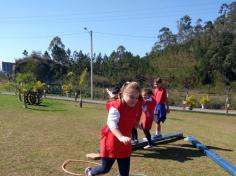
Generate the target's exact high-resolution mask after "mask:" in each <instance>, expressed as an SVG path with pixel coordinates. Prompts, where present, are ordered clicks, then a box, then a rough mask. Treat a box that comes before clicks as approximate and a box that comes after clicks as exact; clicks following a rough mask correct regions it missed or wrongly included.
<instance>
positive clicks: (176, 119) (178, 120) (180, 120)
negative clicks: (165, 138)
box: [168, 117, 183, 121]
mask: <svg viewBox="0 0 236 176" xmlns="http://www.w3.org/2000/svg"><path fill="white" fill-rule="evenodd" d="M168 120H176V121H183V119H177V118H172V117H171V118H168Z"/></svg>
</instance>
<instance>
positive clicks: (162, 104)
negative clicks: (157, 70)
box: [154, 77, 169, 137]
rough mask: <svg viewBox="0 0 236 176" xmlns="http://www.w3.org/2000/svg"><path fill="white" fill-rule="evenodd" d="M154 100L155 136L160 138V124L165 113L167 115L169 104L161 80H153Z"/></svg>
mask: <svg viewBox="0 0 236 176" xmlns="http://www.w3.org/2000/svg"><path fill="white" fill-rule="evenodd" d="M154 99H155V100H156V102H157V104H156V107H155V111H154V120H155V122H156V136H157V137H160V136H161V122H162V123H164V122H165V120H166V113H169V104H168V98H167V93H166V89H165V87H164V86H163V85H162V80H161V78H159V77H158V78H157V79H155V80H154Z"/></svg>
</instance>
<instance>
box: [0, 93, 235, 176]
mask: <svg viewBox="0 0 236 176" xmlns="http://www.w3.org/2000/svg"><path fill="white" fill-rule="evenodd" d="M105 122H106V111H105V107H104V105H95V104H84V107H83V108H79V106H78V105H77V104H75V103H73V102H64V101H54V100H43V104H42V106H29V108H28V109H24V108H23V105H22V103H20V102H18V100H17V97H14V96H3V95H0V157H1V162H0V175H1V176H59V175H60V176H65V175H67V174H65V173H64V172H63V171H62V169H61V165H62V163H63V162H64V161H65V160H66V159H80V160H87V159H86V156H85V155H86V154H87V153H91V152H96V150H97V149H98V148H99V137H100V129H101V128H102V126H103V124H104V123H105ZM176 131H182V132H183V133H184V135H185V136H187V135H193V136H194V137H196V138H197V139H198V140H199V141H201V142H202V143H204V144H205V145H207V146H208V147H209V148H210V149H212V150H213V151H215V152H216V153H217V154H219V155H220V156H221V157H223V158H224V159H226V160H228V161H230V162H231V163H234V164H236V151H235V150H236V138H235V135H236V117H233V116H224V115H210V114H203V113H188V112H174V111H172V112H171V113H170V114H169V115H168V119H167V121H166V123H165V124H164V125H163V133H171V132H176ZM139 136H140V138H141V137H143V134H142V132H141V131H139ZM96 162H99V161H96ZM85 167H87V165H86V164H81V163H78V164H76V163H75V164H71V165H69V166H68V169H71V170H72V171H74V172H80V173H81V172H83V170H84V168H85ZM131 173H132V174H138V173H139V174H144V175H148V176H173V175H175V176H183V175H190V176H199V175H201V176H212V175H214V176H224V175H228V173H227V172H225V171H224V170H223V169H222V168H221V167H219V166H218V165H217V164H215V163H214V162H213V161H212V160H210V159H209V158H208V157H206V156H204V155H203V154H202V153H201V152H200V151H199V150H198V149H195V148H194V147H192V145H190V144H189V143H188V142H186V141H184V140H178V141H173V142H170V143H160V144H158V145H156V147H155V149H154V150H150V151H146V150H137V151H135V152H134V153H133V154H132V158H131ZM107 175H117V165H116V164H115V165H114V167H113V169H112V171H111V172H110V173H109V174H107Z"/></svg>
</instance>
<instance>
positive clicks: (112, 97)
mask: <svg viewBox="0 0 236 176" xmlns="http://www.w3.org/2000/svg"><path fill="white" fill-rule="evenodd" d="M106 91H107V93H108V95H109V100H107V102H106V109H107V111H109V109H110V106H111V104H112V101H113V100H116V99H118V98H119V93H120V87H119V86H115V87H114V88H112V89H111V90H109V89H106Z"/></svg>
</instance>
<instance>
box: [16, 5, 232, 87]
mask: <svg viewBox="0 0 236 176" xmlns="http://www.w3.org/2000/svg"><path fill="white" fill-rule="evenodd" d="M177 28H178V31H177V33H176V34H174V33H173V32H172V31H171V30H170V29H169V28H168V27H163V28H161V29H160V30H159V34H158V36H157V41H156V43H154V45H153V47H152V49H151V51H150V52H149V53H146V55H145V56H144V57H140V56H138V55H134V54H132V52H130V51H127V50H126V48H125V47H124V46H123V45H120V46H118V48H117V49H116V50H114V51H113V52H112V53H111V54H110V55H109V56H107V55H102V54H100V53H99V54H94V58H93V73H94V85H95V87H111V86H113V85H115V84H117V83H119V82H122V81H125V80H136V81H139V82H140V83H141V84H147V83H150V81H151V80H152V79H153V78H154V77H156V76H161V77H163V78H164V79H165V80H167V82H168V83H169V86H172V87H175V86H179V87H185V88H190V87H196V86H198V85H206V84H208V85H214V84H215V83H216V82H222V83H224V84H226V85H229V84H231V83H232V82H233V81H236V2H233V3H231V4H222V6H221V7H220V9H219V16H218V17H217V18H216V19H215V21H206V22H203V21H202V20H201V19H198V20H197V21H196V23H195V24H194V25H193V22H192V19H191V17H190V16H188V15H185V16H183V17H182V18H181V19H180V20H178V21H177ZM23 55H24V57H23V58H20V59H18V60H16V67H15V73H16V74H19V73H32V74H33V75H34V76H35V78H36V80H40V81H41V82H44V83H46V84H48V85H53V84H54V85H63V84H64V83H66V82H68V73H70V72H71V73H73V74H74V75H75V76H76V77H78V78H79V75H81V73H82V72H83V71H84V70H87V72H88V73H90V57H89V54H86V53H83V52H82V51H73V52H72V51H71V50H70V49H69V48H68V49H66V47H65V45H64V44H63V42H62V41H61V38H60V37H58V36H56V37H54V38H53V39H52V41H51V42H50V44H49V47H48V51H45V52H44V53H43V54H42V53H41V52H32V53H31V54H29V53H28V52H27V50H24V52H23ZM88 80H89V79H88Z"/></svg>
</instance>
